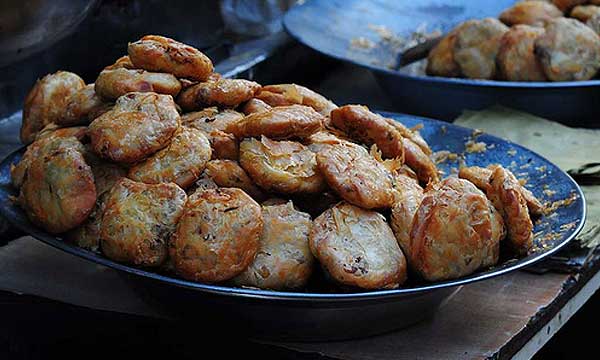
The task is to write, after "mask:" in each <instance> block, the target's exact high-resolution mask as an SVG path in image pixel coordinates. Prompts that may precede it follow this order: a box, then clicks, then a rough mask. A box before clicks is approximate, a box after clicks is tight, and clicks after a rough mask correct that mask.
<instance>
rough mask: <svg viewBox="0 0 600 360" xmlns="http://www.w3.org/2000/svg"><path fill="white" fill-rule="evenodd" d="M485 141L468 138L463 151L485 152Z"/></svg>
mask: <svg viewBox="0 0 600 360" xmlns="http://www.w3.org/2000/svg"><path fill="white" fill-rule="evenodd" d="M485 150H486V143H484V142H481V141H480V142H475V141H473V140H469V141H467V142H466V143H465V151H466V152H468V153H481V152H485Z"/></svg>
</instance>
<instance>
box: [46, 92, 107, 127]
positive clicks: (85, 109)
mask: <svg viewBox="0 0 600 360" xmlns="http://www.w3.org/2000/svg"><path fill="white" fill-rule="evenodd" d="M112 106H113V105H112V104H111V103H108V102H106V101H104V100H103V99H102V98H101V97H100V96H98V95H97V94H96V91H95V90H94V84H89V85H87V86H86V87H84V88H83V89H81V90H79V91H77V92H76V93H74V94H73V95H71V96H69V98H68V99H67V102H66V109H65V112H64V114H62V116H59V117H57V118H56V124H58V125H61V126H73V125H87V124H89V123H90V122H92V121H93V120H94V119H95V118H97V117H98V116H100V115H102V114H104V113H105V112H107V111H108V110H110V109H111V108H112Z"/></svg>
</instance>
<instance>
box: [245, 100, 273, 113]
mask: <svg viewBox="0 0 600 360" xmlns="http://www.w3.org/2000/svg"><path fill="white" fill-rule="evenodd" d="M271 108H272V106H271V105H269V104H267V103H266V102H264V101H262V100H259V99H256V98H252V99H250V100H248V101H246V103H245V104H244V105H242V106H241V111H242V112H243V113H244V114H246V115H250V114H254V113H257V112H263V111H267V110H271Z"/></svg>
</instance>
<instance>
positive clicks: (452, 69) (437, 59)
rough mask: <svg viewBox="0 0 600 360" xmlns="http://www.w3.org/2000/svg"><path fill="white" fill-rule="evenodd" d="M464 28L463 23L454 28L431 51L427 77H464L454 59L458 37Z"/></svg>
mask: <svg viewBox="0 0 600 360" xmlns="http://www.w3.org/2000/svg"><path fill="white" fill-rule="evenodd" d="M464 26H465V24H464V23H463V24H460V25H459V26H457V27H456V28H454V29H453V30H452V31H450V32H449V33H448V34H447V35H446V36H444V37H443V38H442V40H440V42H439V43H437V45H435V46H434V47H433V49H431V51H429V55H428V56H427V68H426V70H425V71H426V72H427V75H433V76H444V77H459V76H461V75H462V74H461V72H460V66H458V63H457V62H456V60H455V59H454V45H455V44H456V35H457V34H458V32H459V31H460V30H461V28H462V27H464Z"/></svg>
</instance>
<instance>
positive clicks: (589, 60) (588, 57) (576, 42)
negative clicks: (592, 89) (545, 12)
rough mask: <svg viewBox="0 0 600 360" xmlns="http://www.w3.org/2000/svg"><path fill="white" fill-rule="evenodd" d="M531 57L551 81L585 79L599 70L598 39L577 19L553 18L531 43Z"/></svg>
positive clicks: (599, 47)
mask: <svg viewBox="0 0 600 360" xmlns="http://www.w3.org/2000/svg"><path fill="white" fill-rule="evenodd" d="M535 54H536V56H537V57H538V59H540V62H541V64H542V69H543V70H544V73H545V74H546V76H547V77H548V79H550V80H551V81H580V80H589V79H591V78H593V77H594V76H595V75H596V74H597V73H598V69H599V68H600V38H599V37H598V35H597V34H596V33H595V32H594V31H593V30H592V29H590V28H589V27H587V26H585V25H584V24H582V23H581V22H579V21H577V20H574V19H566V18H560V19H555V20H553V21H551V22H549V23H548V26H546V32H545V33H544V34H543V35H542V36H540V37H539V38H537V40H536V41H535Z"/></svg>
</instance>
